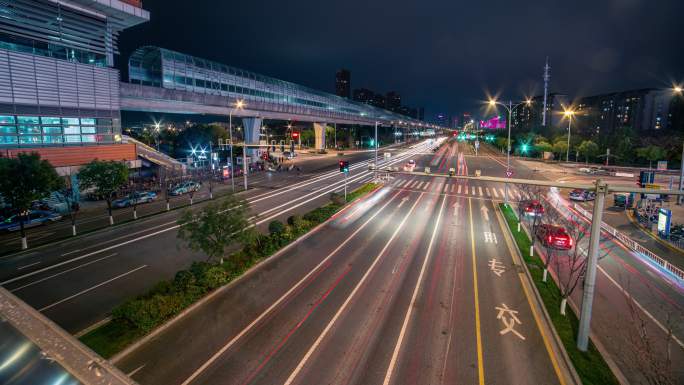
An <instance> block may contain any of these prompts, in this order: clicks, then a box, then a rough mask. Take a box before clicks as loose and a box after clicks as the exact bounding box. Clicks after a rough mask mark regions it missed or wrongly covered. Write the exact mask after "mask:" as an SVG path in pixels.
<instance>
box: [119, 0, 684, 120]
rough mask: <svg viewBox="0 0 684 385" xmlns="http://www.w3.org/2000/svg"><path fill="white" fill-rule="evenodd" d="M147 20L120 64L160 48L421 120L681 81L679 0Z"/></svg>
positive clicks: (189, 8) (362, 8)
mask: <svg viewBox="0 0 684 385" xmlns="http://www.w3.org/2000/svg"><path fill="white" fill-rule="evenodd" d="M143 4H144V7H145V8H146V9H148V10H150V12H151V21H150V22H149V23H146V24H144V25H141V26H139V27H136V28H134V29H132V30H129V31H126V32H124V33H123V34H122V36H121V43H120V45H121V50H122V53H123V57H127V55H128V53H129V52H130V51H131V50H133V49H135V48H137V47H138V46H141V45H145V44H152V45H159V46H163V47H166V48H170V49H174V50H178V51H182V52H186V53H189V54H193V55H196V56H201V57H205V58H210V59H214V60H217V61H220V62H223V63H226V64H230V65H234V66H238V67H242V68H246V69H250V70H253V71H257V72H260V73H263V74H267V75H271V76H275V77H278V78H281V79H286V80H290V81H294V82H297V83H301V84H306V85H308V86H311V87H314V88H318V89H322V90H326V91H330V92H332V91H333V85H334V72H335V70H336V69H337V68H339V67H346V68H349V69H350V70H351V71H352V87H368V88H372V89H376V90H378V91H389V90H397V91H399V92H400V93H401V95H402V97H403V99H404V101H405V102H406V104H408V105H413V106H419V105H424V106H426V108H427V110H428V112H431V113H435V112H437V111H447V112H452V113H455V112H460V111H463V110H467V109H473V110H475V106H476V105H477V102H478V100H481V99H484V97H485V94H486V92H491V93H500V94H502V96H505V97H512V98H516V97H522V95H523V94H529V93H532V92H539V91H540V90H541V89H542V87H541V84H540V81H541V71H542V66H543V63H544V58H545V57H546V56H549V57H550V59H551V65H552V67H553V70H552V86H551V88H552V90H553V91H558V92H564V93H568V94H569V95H571V96H577V95H578V94H591V93H599V92H608V91H614V90H619V89H628V88H636V87H663V86H667V85H668V83H670V82H671V81H673V80H681V79H682V77H683V76H684V74H683V72H684V71H683V70H684V65H682V63H684V50H682V47H684V41H683V40H684V38H683V37H684V34H682V33H681V31H682V27H681V23H682V21H681V20H682V19H681V17H682V15H683V14H684V2H682V1H681V0H657V1H653V0H603V1H602V0H598V1H597V0H592V1H587V0H576V1H562V2H561V1H554V0H530V1H517V2H513V1H508V0H489V1H487V0H482V1H470V2H465V1H454V0H442V1H437V0H423V1H409V0H347V1H320V0H298V1H275V0H251V1H216V0H211V1H210V0H193V1H188V0H183V1H181V0H144V3H143Z"/></svg>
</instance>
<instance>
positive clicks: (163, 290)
mask: <svg viewBox="0 0 684 385" xmlns="http://www.w3.org/2000/svg"><path fill="white" fill-rule="evenodd" d="M376 187H377V185H375V184H372V183H368V184H365V185H363V186H361V187H360V188H359V189H357V190H355V191H352V192H351V193H350V194H348V195H347V201H351V200H354V199H356V198H359V197H360V196H362V195H364V194H367V193H368V192H371V191H373V190H375V188H376ZM331 200H332V201H333V202H332V203H329V204H327V205H325V206H322V207H319V208H316V209H314V210H312V211H309V212H308V213H306V214H304V215H303V216H300V215H293V216H291V217H289V218H288V219H287V224H284V223H282V222H279V221H273V222H271V223H269V226H268V228H269V233H268V234H261V233H256V234H255V235H254V237H253V238H252V239H251V240H250V241H249V242H248V243H246V244H244V245H243V247H242V249H240V250H239V251H237V252H235V253H233V254H232V255H231V256H230V257H228V258H225V261H224V262H223V264H211V263H208V262H193V263H192V265H191V266H190V268H189V269H187V270H181V271H179V272H177V273H176V275H175V277H174V278H173V279H172V280H165V281H161V282H159V283H157V284H156V285H155V286H154V287H153V288H152V289H151V290H150V291H149V292H147V293H146V294H143V295H140V296H137V297H135V298H131V299H129V300H127V301H126V302H124V303H122V304H121V305H119V306H117V307H116V308H114V310H113V311H112V321H111V322H108V323H107V324H105V325H103V326H101V327H99V328H96V329H95V330H93V331H91V332H90V333H88V334H86V335H84V336H83V337H81V341H82V342H83V343H84V344H86V345H87V346H89V347H90V348H91V349H93V350H94V351H95V352H97V353H98V354H100V355H101V356H102V357H105V358H109V357H111V356H112V355H114V354H116V353H117V352H119V351H121V350H123V349H124V348H125V347H126V346H128V345H130V344H131V343H133V342H134V341H135V340H137V339H138V338H140V337H141V336H144V335H145V334H147V333H149V332H150V331H152V330H153V329H155V328H156V327H158V326H160V325H161V324H163V323H164V322H166V321H168V320H169V319H171V318H173V317H174V316H176V315H177V314H179V313H180V312H181V311H183V310H184V309H186V308H187V307H188V306H190V305H192V304H193V303H195V302H196V301H198V300H199V299H200V298H202V297H203V296H205V295H206V294H208V293H209V292H210V291H212V290H214V289H216V288H218V287H220V286H223V285H225V284H226V283H228V282H230V281H232V280H233V279H235V278H237V277H239V276H240V275H242V274H243V273H244V272H245V271H246V270H247V269H249V268H250V267H252V266H254V265H255V264H256V263H258V262H259V261H261V260H263V259H264V258H266V257H268V256H270V255H272V254H274V253H275V252H276V251H278V250H280V249H281V248H283V247H285V246H286V245H288V244H289V243H290V242H292V241H294V240H295V239H297V238H299V237H300V236H302V235H304V234H305V233H307V232H308V231H310V230H311V229H312V228H314V227H316V226H317V225H319V224H321V223H323V222H325V221H326V220H328V219H329V218H330V217H332V216H333V215H334V214H335V213H337V212H338V211H339V210H340V209H342V208H343V207H344V200H343V201H342V202H339V200H337V199H336V198H335V197H333V196H331Z"/></svg>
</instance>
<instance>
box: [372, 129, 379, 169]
mask: <svg viewBox="0 0 684 385" xmlns="http://www.w3.org/2000/svg"><path fill="white" fill-rule="evenodd" d="M374 144H375V167H374V170H375V171H374V173H373V174H374V177H375V179H376V180H377V179H378V122H377V121H376V122H375V143H374Z"/></svg>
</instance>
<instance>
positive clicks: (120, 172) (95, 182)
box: [78, 160, 128, 225]
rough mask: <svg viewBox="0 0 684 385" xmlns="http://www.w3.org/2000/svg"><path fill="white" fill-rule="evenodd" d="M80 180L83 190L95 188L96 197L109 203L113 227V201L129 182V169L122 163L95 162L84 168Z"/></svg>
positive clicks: (108, 210)
mask: <svg viewBox="0 0 684 385" xmlns="http://www.w3.org/2000/svg"><path fill="white" fill-rule="evenodd" d="M78 178H79V180H80V183H81V186H82V188H83V189H88V188H93V189H94V190H95V191H94V192H95V195H97V196H98V197H100V198H102V199H104V200H105V202H107V212H108V213H109V224H110V225H113V224H114V217H113V216H112V201H113V200H114V198H115V197H116V193H117V192H118V191H119V189H121V187H122V186H123V185H124V184H126V182H127V181H128V167H127V166H126V165H125V164H124V163H121V162H115V161H101V160H94V161H92V162H90V163H88V164H86V165H85V166H83V168H82V169H81V170H80V171H79V173H78Z"/></svg>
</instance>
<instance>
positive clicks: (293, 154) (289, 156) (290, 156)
mask: <svg viewBox="0 0 684 385" xmlns="http://www.w3.org/2000/svg"><path fill="white" fill-rule="evenodd" d="M283 156H284V157H285V159H294V157H296V156H297V153H296V152H290V151H285V152H283Z"/></svg>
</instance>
